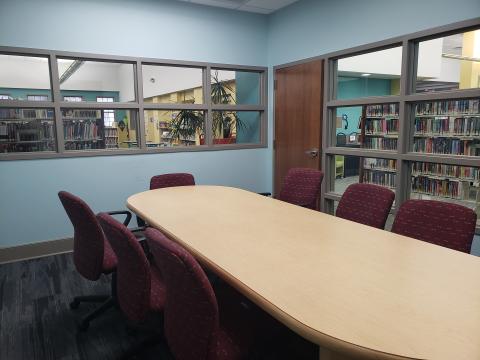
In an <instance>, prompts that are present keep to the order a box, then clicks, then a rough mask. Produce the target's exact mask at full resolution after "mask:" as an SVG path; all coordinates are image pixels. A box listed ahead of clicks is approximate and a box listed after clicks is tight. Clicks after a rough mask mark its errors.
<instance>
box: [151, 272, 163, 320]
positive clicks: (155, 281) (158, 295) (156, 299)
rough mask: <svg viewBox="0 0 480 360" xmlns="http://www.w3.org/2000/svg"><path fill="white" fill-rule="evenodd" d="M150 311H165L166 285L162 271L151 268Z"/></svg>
mask: <svg viewBox="0 0 480 360" xmlns="http://www.w3.org/2000/svg"><path fill="white" fill-rule="evenodd" d="M150 281H151V286H150V310H152V311H155V312H160V311H163V309H164V307H165V283H164V281H163V278H162V274H161V273H160V270H159V269H158V268H157V267H156V266H155V265H151V266H150Z"/></svg>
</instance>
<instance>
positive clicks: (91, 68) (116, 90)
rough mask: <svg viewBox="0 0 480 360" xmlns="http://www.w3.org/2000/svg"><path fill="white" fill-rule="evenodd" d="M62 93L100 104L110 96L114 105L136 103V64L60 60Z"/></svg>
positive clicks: (59, 72) (59, 69)
mask: <svg viewBox="0 0 480 360" xmlns="http://www.w3.org/2000/svg"><path fill="white" fill-rule="evenodd" d="M57 62H58V74H59V77H60V94H61V95H62V96H72V97H81V98H82V101H94V102H96V101H97V97H110V98H113V99H114V102H130V101H135V87H134V83H135V82H134V71H133V70H134V67H133V64H124V63H115V62H103V61H89V60H81V59H58V60H57Z"/></svg>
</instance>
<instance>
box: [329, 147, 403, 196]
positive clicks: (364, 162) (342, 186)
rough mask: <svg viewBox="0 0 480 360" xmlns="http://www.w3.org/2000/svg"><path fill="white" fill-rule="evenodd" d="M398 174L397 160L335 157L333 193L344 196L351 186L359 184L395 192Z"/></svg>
mask: <svg viewBox="0 0 480 360" xmlns="http://www.w3.org/2000/svg"><path fill="white" fill-rule="evenodd" d="M396 172H397V162H396V160H390V159H379V158H361V157H358V156H350V155H346V156H342V155H335V181H334V188H333V191H334V192H335V193H338V194H343V193H344V192H345V190H346V189H347V187H348V186H349V185H351V184H356V183H359V182H361V183H368V184H374V185H380V186H383V187H386V188H389V189H391V190H393V191H395V181H396Z"/></svg>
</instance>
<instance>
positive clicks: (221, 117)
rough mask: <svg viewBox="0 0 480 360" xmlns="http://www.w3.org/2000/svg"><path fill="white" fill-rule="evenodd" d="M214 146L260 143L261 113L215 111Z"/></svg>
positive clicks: (213, 126)
mask: <svg viewBox="0 0 480 360" xmlns="http://www.w3.org/2000/svg"><path fill="white" fill-rule="evenodd" d="M212 116H213V120H212V130H213V143H214V144H256V143H259V142H260V122H261V114H260V111H213V114H212Z"/></svg>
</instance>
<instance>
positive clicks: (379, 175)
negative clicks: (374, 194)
mask: <svg viewBox="0 0 480 360" xmlns="http://www.w3.org/2000/svg"><path fill="white" fill-rule="evenodd" d="M396 176H397V174H396V173H394V172H382V171H372V170H370V169H364V171H363V182H364V183H368V184H375V185H381V186H386V187H389V188H395V178H396Z"/></svg>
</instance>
